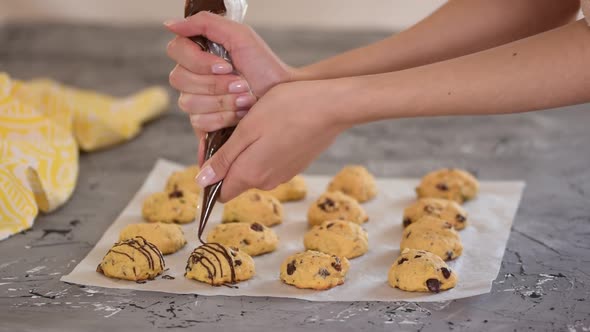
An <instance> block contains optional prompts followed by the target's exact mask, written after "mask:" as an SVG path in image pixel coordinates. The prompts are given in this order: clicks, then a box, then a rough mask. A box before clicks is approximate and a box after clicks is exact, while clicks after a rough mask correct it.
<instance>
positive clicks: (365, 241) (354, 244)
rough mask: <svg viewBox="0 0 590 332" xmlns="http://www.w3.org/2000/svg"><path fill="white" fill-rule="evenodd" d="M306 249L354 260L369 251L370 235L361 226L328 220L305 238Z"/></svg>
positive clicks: (343, 221)
mask: <svg viewBox="0 0 590 332" xmlns="http://www.w3.org/2000/svg"><path fill="white" fill-rule="evenodd" d="M303 244H304V246H305V249H308V250H316V251H321V252H323V253H326V254H330V255H336V256H338V257H346V258H354V257H358V256H361V255H363V254H364V253H366V252H367V250H368V249H369V235H368V234H367V231H365V230H364V229H363V228H362V227H361V226H359V225H358V224H355V223H353V222H350V221H346V220H328V221H324V222H323V223H322V224H321V225H316V226H313V228H312V229H311V230H309V231H308V232H307V233H306V234H305V237H304V238H303Z"/></svg>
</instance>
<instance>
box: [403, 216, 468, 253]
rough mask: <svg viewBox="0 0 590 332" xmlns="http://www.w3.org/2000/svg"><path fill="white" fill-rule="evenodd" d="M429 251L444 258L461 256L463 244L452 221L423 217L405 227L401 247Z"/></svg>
mask: <svg viewBox="0 0 590 332" xmlns="http://www.w3.org/2000/svg"><path fill="white" fill-rule="evenodd" d="M404 248H410V249H419V250H426V251H429V252H431V253H433V254H435V255H437V256H438V257H440V258H442V259H443V260H451V259H455V258H457V257H459V256H461V253H463V244H461V238H460V237H459V233H457V231H456V230H454V229H453V226H452V225H451V223H449V222H447V221H444V220H442V219H439V218H436V217H429V216H426V217H422V218H421V219H420V220H418V221H417V222H415V223H413V224H411V225H410V226H408V227H406V228H405V229H404V232H403V233H402V241H401V243H400V249H402V250H403V249H404Z"/></svg>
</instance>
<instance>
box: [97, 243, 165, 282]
mask: <svg viewBox="0 0 590 332" xmlns="http://www.w3.org/2000/svg"><path fill="white" fill-rule="evenodd" d="M164 268H165V263H164V257H163V256H162V253H161V252H160V250H159V249H158V248H157V247H156V246H155V245H154V244H152V243H150V242H148V241H147V240H146V239H144V238H143V237H141V236H137V237H134V238H132V239H128V240H123V241H121V242H117V243H115V245H113V247H112V248H111V250H109V251H108V252H107V254H106V255H105V256H104V258H103V259H102V262H100V264H99V265H98V267H97V268H96V272H99V273H102V274H104V275H105V276H107V277H110V278H117V279H124V280H132V281H141V280H147V279H154V278H155V277H156V276H157V275H159V274H160V273H162V271H164Z"/></svg>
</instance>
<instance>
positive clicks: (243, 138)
mask: <svg viewBox="0 0 590 332" xmlns="http://www.w3.org/2000/svg"><path fill="white" fill-rule="evenodd" d="M254 141H255V137H253V135H252V132H246V131H242V130H240V129H239V128H236V130H235V131H234V133H233V134H232V135H231V136H230V138H229V140H228V141H227V142H226V143H225V144H224V145H223V146H222V147H221V148H220V149H219V150H218V151H217V152H216V153H215V154H214V155H213V156H212V157H211V158H210V159H209V160H207V161H206V162H205V164H204V165H203V168H202V169H201V171H200V172H199V174H198V175H197V178H196V180H197V183H198V184H199V186H201V187H203V188H204V187H206V186H209V185H211V184H214V183H216V182H219V181H221V180H222V179H223V178H224V177H225V175H226V174H227V172H228V170H229V169H230V167H231V165H232V163H233V162H234V160H235V159H236V158H237V157H238V156H239V155H240V153H242V151H244V150H245V149H246V148H247V147H248V146H249V145H250V144H252V142H254Z"/></svg>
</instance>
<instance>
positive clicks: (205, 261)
mask: <svg viewBox="0 0 590 332" xmlns="http://www.w3.org/2000/svg"><path fill="white" fill-rule="evenodd" d="M231 250H233V249H229V250H228V249H227V248H226V247H225V246H223V245H221V244H219V243H204V244H203V245H201V246H200V247H198V248H196V249H195V250H193V252H192V253H191V255H190V257H189V258H188V262H187V264H186V269H185V270H186V272H188V271H190V270H191V269H192V268H193V266H194V265H198V264H200V265H201V266H203V267H204V268H205V270H207V275H208V276H209V278H210V279H211V284H212V285H214V284H215V282H214V279H215V276H220V277H222V276H223V275H224V272H223V261H224V260H225V262H227V265H228V266H229V273H230V281H229V284H235V283H236V282H237V280H236V268H235V267H236V262H237V260H236V262H234V260H233V258H232V256H235V253H234V252H232V251H231ZM207 254H209V255H207ZM208 256H209V257H210V256H213V259H210V258H209V257H208ZM239 265H241V261H240V264H239Z"/></svg>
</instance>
